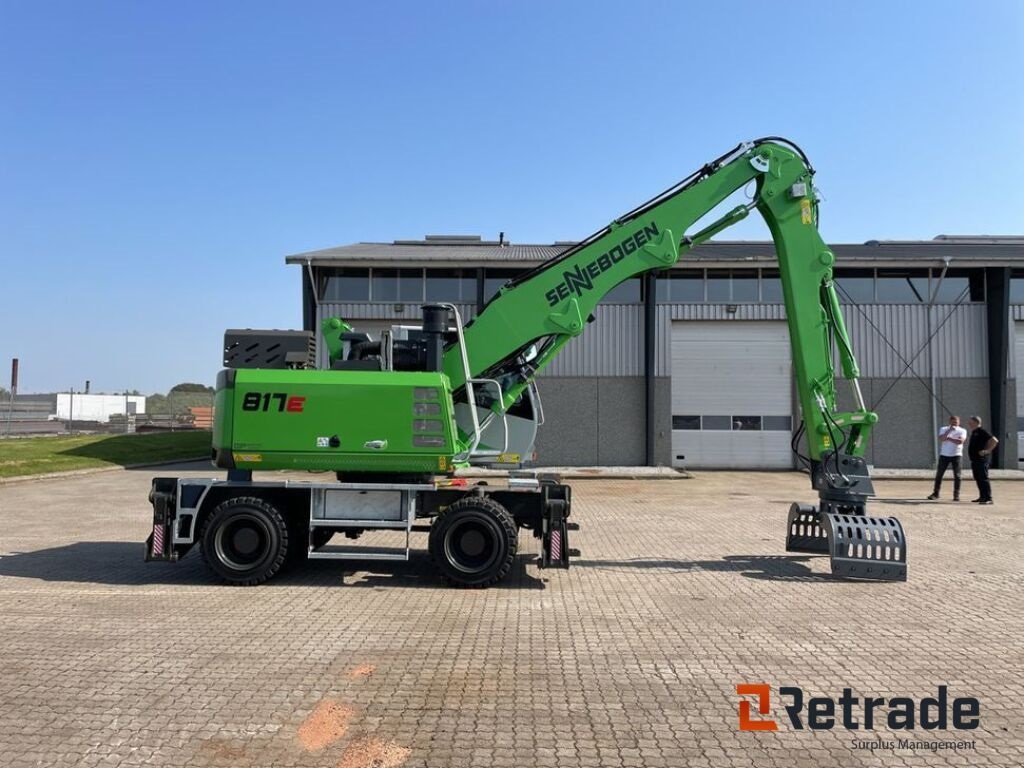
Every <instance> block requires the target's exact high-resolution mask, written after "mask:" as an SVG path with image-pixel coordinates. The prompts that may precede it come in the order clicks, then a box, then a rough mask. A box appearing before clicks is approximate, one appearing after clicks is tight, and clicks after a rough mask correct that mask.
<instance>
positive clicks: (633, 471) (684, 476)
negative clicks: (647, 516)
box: [455, 467, 693, 480]
mask: <svg viewBox="0 0 1024 768" xmlns="http://www.w3.org/2000/svg"><path fill="white" fill-rule="evenodd" d="M529 471H531V472H532V471H536V472H538V473H543V474H551V475H558V476H559V477H562V478H564V479H566V480H689V479H690V478H692V477H693V476H692V475H691V474H690V473H688V472H685V471H684V470H681V469H674V468H673V467H531V468H530V470H529ZM507 475H508V471H507V470H504V469H480V468H476V467H474V468H472V469H464V470H456V472H455V476H456V477H466V478H471V477H480V478H487V477H506V476H507Z"/></svg>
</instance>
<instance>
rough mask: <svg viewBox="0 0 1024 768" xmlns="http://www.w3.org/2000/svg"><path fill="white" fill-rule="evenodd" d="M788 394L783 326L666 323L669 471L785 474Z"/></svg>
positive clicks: (786, 343)
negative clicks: (671, 468) (669, 386)
mask: <svg viewBox="0 0 1024 768" xmlns="http://www.w3.org/2000/svg"><path fill="white" fill-rule="evenodd" d="M791 388H792V363H791V355H790V349H789V333H788V330H787V328H786V324H785V323H783V322H778V321H742V320H737V321H677V322H675V323H673V324H672V456H673V464H674V465H676V466H686V467H693V468H711V469H789V468H791V467H792V466H793V459H792V454H791V452H790V447H789V442H790V438H791V436H792V427H793V422H792V412H793V410H792V409H793V407H792V395H791Z"/></svg>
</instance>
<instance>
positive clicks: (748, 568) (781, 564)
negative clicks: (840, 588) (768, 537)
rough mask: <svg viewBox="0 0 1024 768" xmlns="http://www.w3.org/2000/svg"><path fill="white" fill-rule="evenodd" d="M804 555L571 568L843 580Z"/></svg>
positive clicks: (585, 563) (588, 563)
mask: <svg viewBox="0 0 1024 768" xmlns="http://www.w3.org/2000/svg"><path fill="white" fill-rule="evenodd" d="M809 560H811V558H810V557H808V556H806V555H727V556H725V557H723V558H721V559H720V560H675V559H671V558H642V557H635V558H630V559H628V560H573V563H572V564H573V567H574V568H595V569H598V570H608V571H614V570H619V569H623V568H638V569H642V570H645V569H663V570H666V571H677V572H680V573H686V572H696V571H710V572H713V573H739V574H740V575H741V576H744V577H746V578H748V579H758V580H762V581H808V582H814V581H820V582H835V581H842V579H837V578H836V577H835V576H833V575H832V574H830V573H818V572H816V571H812V570H811V569H810V568H809V567H807V566H806V565H805V564H804V563H806V562H808V561H809Z"/></svg>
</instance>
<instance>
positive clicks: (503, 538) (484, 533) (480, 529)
mask: <svg viewBox="0 0 1024 768" xmlns="http://www.w3.org/2000/svg"><path fill="white" fill-rule="evenodd" d="M518 545H519V538H518V534H517V531H516V524H515V521H514V520H513V519H512V515H510V514H509V512H508V510H507V509H505V508H504V507H503V506H502V505H501V504H499V503H498V502H496V501H495V500H494V499H491V498H488V497H486V496H465V497H463V498H461V499H459V500H458V501H456V502H455V503H454V504H452V505H451V506H449V507H448V508H447V509H445V510H444V511H443V512H442V513H441V514H440V515H438V517H437V519H436V520H435V521H434V523H433V525H431V526H430V542H429V547H430V555H431V557H432V558H433V560H434V562H435V563H436V564H437V567H438V568H439V569H440V571H441V573H442V574H443V575H444V576H445V578H446V579H448V581H449V582H451V583H452V584H455V585H457V586H462V587H486V586H489V585H491V584H495V583H497V582H499V581H501V580H502V579H503V578H505V576H506V575H508V572H509V571H510V570H511V568H512V563H513V562H514V561H515V557H516V550H517V549H518Z"/></svg>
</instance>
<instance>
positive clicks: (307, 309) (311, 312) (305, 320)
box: [299, 266, 316, 333]
mask: <svg viewBox="0 0 1024 768" xmlns="http://www.w3.org/2000/svg"><path fill="white" fill-rule="evenodd" d="M311 269H312V268H311V267H307V266H303V268H302V269H300V270H299V272H300V274H301V275H302V330H304V331H313V333H316V292H315V291H314V290H313V283H312V282H310V281H311V279H312V274H311Z"/></svg>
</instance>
